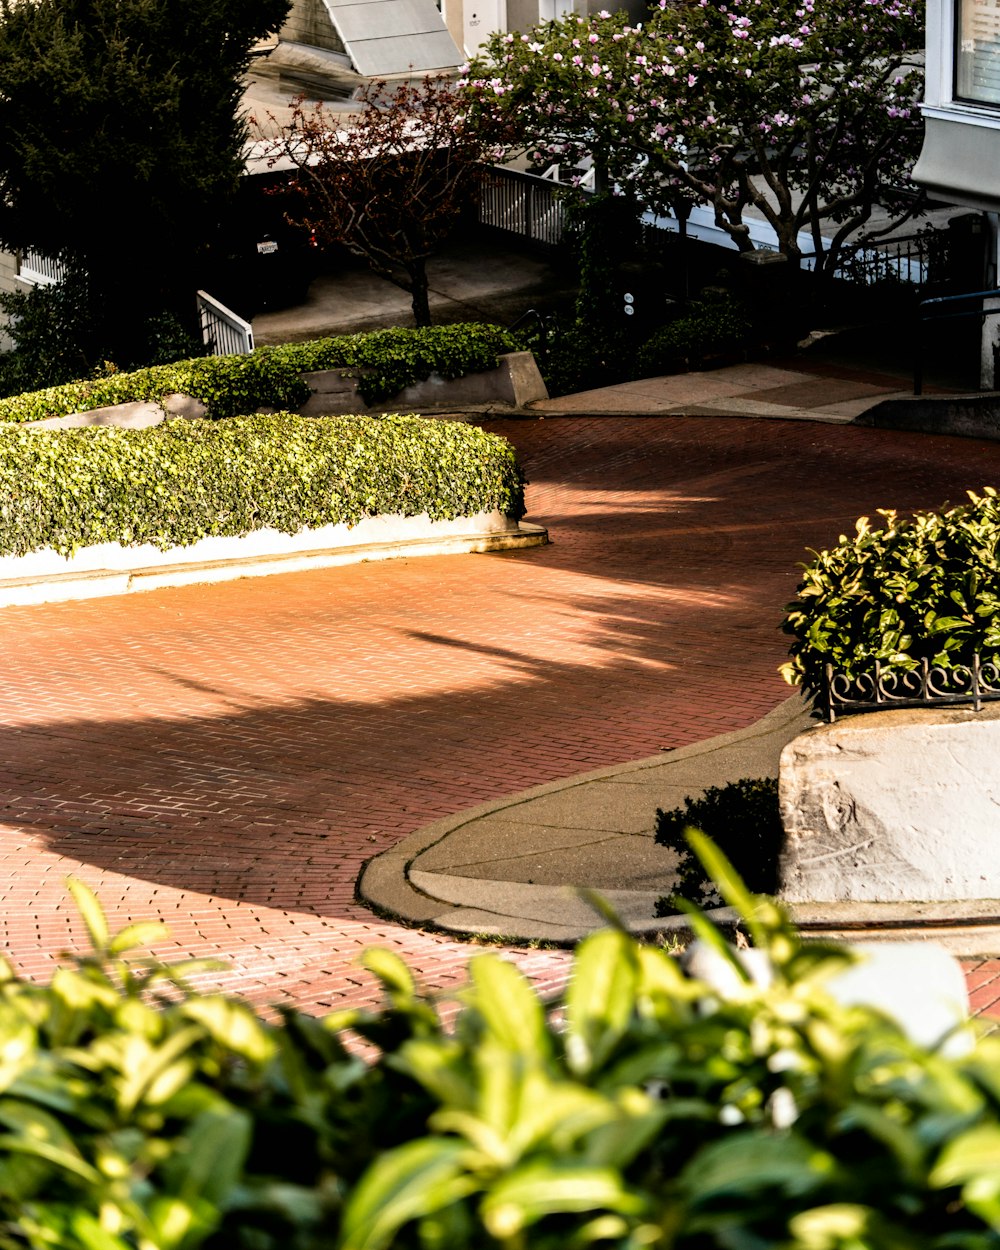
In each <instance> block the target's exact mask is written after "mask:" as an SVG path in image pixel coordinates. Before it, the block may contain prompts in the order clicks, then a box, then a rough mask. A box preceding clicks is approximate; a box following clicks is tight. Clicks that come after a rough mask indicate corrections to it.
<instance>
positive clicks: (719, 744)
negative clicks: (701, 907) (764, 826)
mask: <svg viewBox="0 0 1000 1250" xmlns="http://www.w3.org/2000/svg"><path fill="white" fill-rule="evenodd" d="M808 720H809V714H808V710H807V709H806V707H805V705H804V703H803V700H802V698H801V696H800V695H797V694H796V695H793V696H791V697H790V698H788V699H785V700H784V701H783V702H782V703H781V704H779V705H778V707H776V708H775V709H774V710H773V711H771V712H769V713H768V714H767V715H766V716H764V717H762V718H761V719H760V720H759V721H756V722H755V723H754V724H752V725H749V726H747V727H746V728H745V729H739V730H734V731H731V732H729V733H725V734H719V735H717V736H716V737H713V738H709V739H706V740H705V741H703V742H696V743H692V744H691V745H689V746H686V747H680V748H678V749H677V750H674V751H671V752H670V753H669V754H659V755H653V756H649V757H647V758H646V759H641V760H634V761H631V762H629V763H625V764H615V765H611V766H609V767H605V768H599V769H595V770H593V771H591V772H587V773H580V774H578V775H577V776H575V777H570V778H564V779H562V780H560V781H554V782H547V783H546V784H544V785H540V786H535V787H533V788H531V789H530V790H524V791H521V792H519V793H517V794H512V795H506V796H504V797H503V798H500V799H495V800H493V801H492V802H489V803H483V804H481V805H480V806H478V807H474V808H470V809H468V810H466V811H463V812H459V813H456V814H455V815H454V816H448V817H445V818H443V819H442V820H438V821H435V822H434V823H433V824H430V825H426V826H425V827H424V828H423V829H418V830H417V831H416V832H415V833H412V834H410V835H409V836H408V837H406V838H404V839H403V840H402V841H401V842H398V843H397V844H396V845H395V846H393V847H390V848H389V850H387V851H383V852H382V853H381V854H379V855H376V856H375V857H374V858H373V859H371V860H369V861H368V863H367V864H366V865H365V866H364V868H363V869H362V872H361V875H360V876H359V878H358V885H357V896H358V898H359V899H360V900H361V901H362V902H363V903H366V904H368V905H369V906H371V907H373V908H374V909H375V910H376V911H378V912H379V914H381V915H388V916H391V917H393V918H395V919H397V920H401V921H403V922H406V923H410V924H416V925H421V926H424V927H432V928H438V929H443V930H446V931H448V932H452V933H465V934H484V933H490V934H495V935H502V936H503V937H507V938H511V939H514V940H527V941H531V940H538V939H541V940H546V941H552V942H565V943H571V942H575V941H578V940H579V939H580V938H582V937H583V936H585V934H587V933H588V932H590V931H591V930H593V929H595V928H599V927H600V926H601V925H602V924H603V923H604V921H603V918H602V916H601V914H600V912H598V911H597V910H596V909H595V908H594V907H593V906H592V905H591V904H590V903H588V902H587V901H586V898H585V887H584V886H583V885H582V884H581V885H579V886H574V885H562V886H555V885H535V884H532V883H530V882H520V881H516V882H511V881H506V880H505V881H502V882H501V881H493V880H490V879H488V878H471V877H464V876H461V875H459V874H455V873H450V872H441V871H434V870H427V869H425V868H423V867H422V866H421V864H420V857H421V856H422V855H423V854H424V853H425V852H428V851H430V850H431V848H434V847H439V846H441V844H443V843H444V842H445V841H446V840H447V839H448V838H449V837H451V836H452V835H455V834H458V833H460V832H461V831H463V830H468V829H470V827H471V826H475V825H476V823H477V822H479V821H484V820H485V819H486V818H488V817H493V816H497V815H503V814H506V813H510V812H513V811H515V810H516V809H527V808H528V807H529V806H530V805H531V804H533V803H537V801H538V800H540V799H545V798H548V797H551V796H557V797H559V796H570V797H571V801H572V802H573V803H574V805H575V806H576V807H577V808H578V810H579V813H580V824H581V825H583V824H586V823H587V817H588V811H589V809H590V808H592V807H593V806H594V803H595V796H596V792H597V789H598V788H599V787H600V786H601V784H602V783H607V782H622V781H626V782H627V781H630V780H634V781H637V782H641V781H643V780H646V781H647V782H648V781H651V780H652V777H653V776H655V777H656V778H657V779H659V776H660V774H661V772H663V771H664V770H666V769H674V768H675V767H676V766H680V768H681V769H683V766H684V765H685V764H694V765H695V766H696V767H699V768H700V769H701V770H702V771H704V772H705V773H706V774H708V773H709V770H710V769H712V770H715V771H716V772H717V770H718V769H719V767H720V765H721V766H722V767H723V769H725V767H726V761H727V759H728V758H729V757H730V756H733V757H737V758H738V757H739V756H740V755H741V754H742V753H743V752H745V751H746V750H747V749H748V748H750V747H755V748H759V747H760V746H761V745H763V747H764V748H765V749H769V748H770V747H771V746H772V745H773V754H774V759H775V761H776V760H777V752H778V750H780V746H782V745H783V744H784V743H785V742H786V741H789V740H790V739H791V738H793V737H795V735H796V734H797V733H799V732H800V731H801V729H802V728H803V727H804V725H805V724H807V723H808ZM712 757H716V758H714V759H713V758H712ZM733 771H735V772H736V775H737V776H738V775H742V774H741V770H740V769H739V768H736V769H734V770H733ZM643 774H646V775H647V776H646V777H644V776H643ZM734 780H735V777H734ZM682 784H683V786H684V788H688V789H697V783H690V782H687V781H685V782H683V783H682ZM708 784H713V782H711V781H709V782H708ZM574 791H576V792H577V793H576V794H574V793H573V792H574ZM519 815H520V816H521V817H525V816H526V815H527V813H526V812H524V811H522V812H521V813H519ZM514 819H515V820H516V819H517V817H516V816H515V818H514ZM562 828H563V830H565V828H566V826H565V825H563V827H562ZM472 832H473V836H474V830H473V831H472ZM555 832H558V830H556V831H555ZM649 833H650V835H651V834H652V825H651V824H650V828H649ZM622 837H623V838H628V837H631V838H632V839H633V842H634V835H632V834H627V835H622ZM483 840H484V843H485V844H486V848H487V854H488V853H489V852H490V851H495V847H494V846H493V844H492V841H491V839H490V836H489V834H488V832H486V831H485V830H484V833H483ZM623 852H624V853H625V854H627V853H628V847H627V846H626V845H618V847H617V854H618V856H619V857H620V856H621V854H622V853H623ZM663 855H664V856H665V857H666V855H667V852H666V851H664V852H663ZM484 858H485V856H484ZM668 877H669V869H668V867H667V863H666V862H665V864H664V878H665V882H664V885H663V886H661V887H659V888H657V889H645V890H637V889H604V888H602V889H600V890H599V891H598V892H599V893H600V895H601V897H602V898H604V899H606V900H607V901H608V903H609V904H610V905H611V906H612V908H613V909H614V910H615V911H616V912H617V913H618V915H619V917H620V918H621V920H622V921H623V922H624V923H625V924H626V925H627V926H628V928H629V929H631V930H632V931H633V932H636V933H646V932H658V931H659V930H661V929H662V928H663V927H664V922H663V921H661V920H657V919H655V918H653V916H652V912H653V908H654V905H655V901H656V899H657V898H658V897H659V896H660V895H661V894H662V893H664V892H665V889H666V878H668ZM581 891H584V893H581ZM505 908H511V910H505Z"/></svg>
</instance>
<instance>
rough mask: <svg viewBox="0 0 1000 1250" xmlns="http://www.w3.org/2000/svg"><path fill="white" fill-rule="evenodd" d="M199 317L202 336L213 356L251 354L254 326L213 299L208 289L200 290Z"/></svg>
mask: <svg viewBox="0 0 1000 1250" xmlns="http://www.w3.org/2000/svg"><path fill="white" fill-rule="evenodd" d="M198 319H199V321H200V322H201V338H202V342H203V343H204V344H205V346H206V347H208V348H210V349H211V354H212V355H213V356H249V354H250V353H251V352H252V351H253V326H251V324H250V322H249V321H244V320H243V318H242V317H240V316H238V315H237V314H236V313H234V312H233V311H232V309H230V308H227V307H226V306H225V304H220V303H219V301H218V300H217V299H213V298H212V296H211V295H209V294H208V292H207V291H199V292H198Z"/></svg>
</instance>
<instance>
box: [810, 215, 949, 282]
mask: <svg viewBox="0 0 1000 1250" xmlns="http://www.w3.org/2000/svg"><path fill="white" fill-rule="evenodd" d="M949 243H950V236H949V234H948V232H947V231H945V230H935V229H934V228H933V227H928V228H927V229H926V230H920V231H918V232H917V233H916V234H907V235H901V236H900V237H898V238H894V239H886V240H885V241H884V242H879V243H875V242H871V241H868V242H860V243H857V244H853V245H850V246H847V247H844V248H842V249H841V253H840V256H839V258H838V260H837V265H836V268H835V269H834V271H833V274H832V275H831V276H832V277H834V278H843V279H844V280H846V281H848V282H856V283H858V284H859V285H861V286H874V285H875V284H876V283H879V282H896V283H899V284H901V285H903V286H926V285H927V283H928V282H936V281H941V280H943V279H944V278H945V277H946V275H947V270H948V250H949ZM816 260H817V256H816V253H815V252H808V253H803V256H802V264H803V267H804V268H807V269H811V268H813V267H815V264H816Z"/></svg>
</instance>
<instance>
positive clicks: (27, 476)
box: [0, 413, 524, 555]
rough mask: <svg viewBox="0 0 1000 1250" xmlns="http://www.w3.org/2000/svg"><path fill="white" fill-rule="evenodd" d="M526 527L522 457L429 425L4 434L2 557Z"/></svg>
mask: <svg viewBox="0 0 1000 1250" xmlns="http://www.w3.org/2000/svg"><path fill="white" fill-rule="evenodd" d="M493 509H498V510H499V511H500V512H502V513H505V514H506V515H508V516H512V517H515V518H519V517H521V516H523V514H524V502H523V478H522V476H521V471H520V469H519V467H518V464H517V461H516V458H515V455H514V451H513V448H512V447H511V446H510V444H509V443H507V442H506V441H505V440H504V439H502V438H499V437H497V436H495V435H491V434H486V433H484V432H483V431H482V430H480V429H479V428H478V427H476V426H472V425H464V424H460V423H457V422H444V421H429V420H423V419H421V418H420V417H413V416H395V415H388V416H384V417H373V416H357V417H319V418H303V417H298V416H294V415H291V414H289V413H278V414H276V415H268V416H248V417H234V418H232V419H231V420H229V421H221V422H210V421H167V422H164V423H163V424H162V425H159V426H155V427H153V428H152V429H147V430H123V429H117V428H113V427H107V426H101V427H86V428H83V429H75V430H35V431H30V430H23V429H18V428H16V427H13V428H9V429H7V430H2V431H0V555H23V554H25V553H27V552H30V551H35V550H39V549H42V548H53V549H55V550H56V551H60V552H63V553H70V552H72V551H73V550H74V549H76V548H77V547H81V546H87V545H90V544H92V543H100V542H120V543H122V544H123V545H124V546H129V545H133V544H138V543H153V544H154V545H155V546H157V547H159V548H161V549H163V550H166V549H167V548H169V547H176V546H187V545H189V544H190V543H193V542H196V541H197V540H198V539H200V538H204V537H206V536H208V535H219V536H229V535H240V534H246V533H249V532H251V531H253V530H256V529H261V528H263V527H265V526H272V527H273V528H275V529H278V530H281V531H283V532H284V533H289V534H294V533H296V532H297V531H298V530H300V529H302V528H303V527H314V526H320V525H326V524H331V523H338V522H346V523H347V524H349V525H354V524H356V523H357V522H358V521H360V520H362V519H363V518H364V517H368V516H376V515H381V514H392V513H401V514H403V515H405V516H413V515H417V514H419V513H422V512H426V513H428V514H429V516H430V517H431V518H432V519H434V520H442V519H450V518H453V517H457V516H470V515H474V514H475V513H477V512H482V511H490V510H493Z"/></svg>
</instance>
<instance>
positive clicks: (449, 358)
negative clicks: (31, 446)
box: [0, 323, 519, 422]
mask: <svg viewBox="0 0 1000 1250" xmlns="http://www.w3.org/2000/svg"><path fill="white" fill-rule="evenodd" d="M517 350H519V347H518V344H517V342H516V341H515V340H514V339H513V338H512V337H511V336H510V335H509V334H508V333H507V331H506V330H503V329H501V328H500V327H499V326H493V325H479V324H475V323H470V324H465V325H449V326H429V327H427V328H424V329H419V330H407V329H391V330H375V331H373V332H371V333H368V334H349V335H341V336H339V337H337V338H326V339H314V340H312V341H311V342H308V343H287V344H284V345H282V346H278V347H258V348H257V349H256V351H254V352H252V353H251V354H250V355H249V356H202V357H199V358H197V359H195V360H182V361H178V362H177V363H176V364H171V365H152V366H150V367H149V368H148V369H138V370H137V371H136V372H134V373H115V374H111V375H110V376H109V377H102V378H93V379H90V380H89V381H80V382H67V383H66V384H65V385H63V386H52V387H49V388H48V389H47V390H44V391H32V392H29V393H28V394H25V395H14V396H12V397H11V398H9V399H0V422H2V421H16V422H22V421H38V420H40V419H42V418H44V417H60V416H65V415H66V414H67V413H70V412H80V411H86V410H88V409H90V408H103V407H105V406H106V405H110V404H122V403H128V402H130V401H133V400H158V399H160V398H161V397H162V396H163V395H169V394H171V393H172V392H181V393H183V394H185V395H193V396H194V397H195V398H196V399H200V400H202V402H203V403H205V404H207V405H208V414H207V415H208V416H209V417H211V418H221V417H231V416H235V415H237V414H239V413H248V412H255V411H256V410H257V409H258V408H276V409H284V408H298V407H299V406H300V405H302V404H304V403H305V401H306V400H307V399H308V398H309V388H308V387H307V386H306V384H305V382H303V381H302V379H301V377H300V376H299V375H300V374H302V373H311V372H314V371H316V370H320V369H340V370H341V371H342V372H343V374H344V376H346V377H356V378H357V379H358V391H359V393H360V395H361V397H362V399H363V400H364V401H365V403H367V404H372V403H376V402H378V401H379V400H383V399H389V398H391V397H392V396H393V395H398V394H399V392H400V391H401V390H403V389H404V387H407V386H410V385H412V384H413V383H415V382H420V381H424V380H425V379H426V378H428V377H430V375H431V374H432V373H440V374H441V375H442V377H445V378H460V377H463V376H464V375H465V374H467V373H480V372H483V371H485V370H488V369H495V368H496V366H497V364H498V362H499V357H500V356H501V355H502V354H503V353H504V352H510V351H517Z"/></svg>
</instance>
